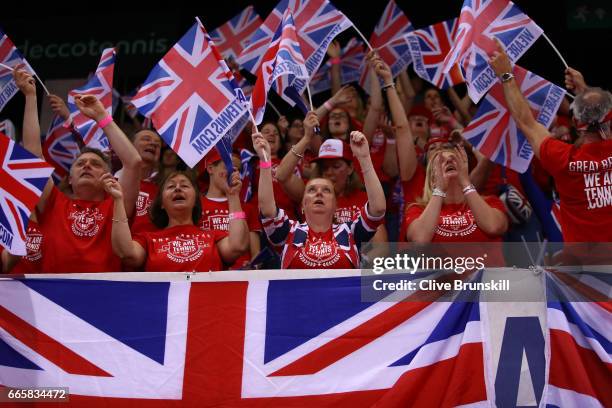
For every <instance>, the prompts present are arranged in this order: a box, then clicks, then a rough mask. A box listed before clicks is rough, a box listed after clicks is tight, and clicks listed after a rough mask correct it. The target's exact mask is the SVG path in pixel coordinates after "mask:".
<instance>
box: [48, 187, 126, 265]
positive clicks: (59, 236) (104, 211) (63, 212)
mask: <svg viewBox="0 0 612 408" xmlns="http://www.w3.org/2000/svg"><path fill="white" fill-rule="evenodd" d="M112 217H113V199H112V197H110V196H106V198H105V199H104V200H102V201H87V200H75V199H71V198H69V197H68V196H66V195H65V194H64V193H62V192H61V191H59V190H58V189H57V188H55V187H53V190H52V191H51V194H50V195H49V198H48V199H47V202H46V205H45V210H44V211H43V212H42V214H40V219H39V223H40V227H41V231H42V233H43V235H44V236H45V239H44V240H43V244H42V253H43V257H42V271H41V272H44V273H64V272H117V271H120V270H121V261H120V260H119V257H117V256H115V254H114V253H113V248H112V245H111V231H112Z"/></svg>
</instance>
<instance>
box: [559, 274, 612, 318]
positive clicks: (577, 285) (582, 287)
mask: <svg viewBox="0 0 612 408" xmlns="http://www.w3.org/2000/svg"><path fill="white" fill-rule="evenodd" d="M552 273H553V275H554V276H555V277H556V278H558V279H559V280H560V281H561V282H563V283H565V284H566V285H567V286H569V287H570V288H572V289H573V290H574V291H576V292H578V293H579V294H581V295H582V296H584V297H585V299H584V300H595V299H609V297H608V296H607V295H605V294H603V293H601V292H599V291H598V290H597V289H595V288H594V287H592V286H589V285H587V284H585V283H583V282H581V281H580V280H578V279H576V278H574V277H573V276H572V275H571V274H569V273H563V272H556V271H552ZM593 303H595V304H597V305H599V306H601V307H602V308H603V309H604V310H607V311H608V312H610V313H612V302H593Z"/></svg>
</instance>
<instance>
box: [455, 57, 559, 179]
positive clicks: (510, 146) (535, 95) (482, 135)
mask: <svg viewBox="0 0 612 408" xmlns="http://www.w3.org/2000/svg"><path fill="white" fill-rule="evenodd" d="M514 76H515V81H516V82H517V84H518V85H519V87H520V89H521V92H522V93H523V95H524V96H525V98H526V99H527V102H528V103H529V106H530V107H531V110H532V112H533V114H534V116H535V117H536V119H537V121H538V122H540V123H541V124H542V125H544V126H545V127H546V128H548V127H549V126H550V125H551V124H552V121H553V120H554V118H555V115H556V114H557V110H558V109H559V106H560V105H561V102H562V101H563V97H564V95H565V91H564V90H563V88H560V87H558V86H556V85H554V84H552V83H550V82H548V81H547V80H545V79H543V78H540V77H539V76H537V75H535V74H533V73H531V72H529V71H527V70H526V69H523V68H521V67H519V66H518V65H517V66H515V67H514ZM463 137H464V138H465V139H466V140H468V141H469V142H470V143H471V144H472V146H474V147H475V148H476V149H478V150H479V151H480V152H481V153H482V154H483V155H485V156H486V157H488V158H489V159H490V160H491V161H494V162H495V163H498V164H501V165H502V166H505V167H509V168H511V169H513V170H515V171H518V172H519V173H523V172H525V170H527V167H529V163H530V162H531V159H532V158H533V150H532V148H531V145H530V144H529V142H528V141H527V139H526V138H525V135H523V133H522V132H521V131H520V130H519V129H518V127H517V125H516V122H515V121H514V120H513V119H512V115H511V114H510V111H509V110H508V108H507V106H506V100H505V98H504V90H503V87H502V84H501V83H500V82H498V83H496V84H495V85H494V86H493V88H491V90H490V91H489V93H488V94H487V96H486V97H485V99H484V100H483V101H482V103H481V104H480V106H479V108H478V111H477V112H476V115H475V116H474V118H472V122H470V124H469V125H468V126H466V128H465V129H464V130H463Z"/></svg>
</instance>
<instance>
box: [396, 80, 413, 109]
mask: <svg viewBox="0 0 612 408" xmlns="http://www.w3.org/2000/svg"><path fill="white" fill-rule="evenodd" d="M397 78H398V80H399V83H400V85H401V87H402V91H403V98H400V100H401V101H402V104H403V105H404V110H405V111H406V112H410V109H412V105H413V103H414V97H415V96H416V92H415V91H414V87H413V86H412V81H410V76H409V75H408V71H407V70H403V71H401V72H400V74H399V76H398V77H397Z"/></svg>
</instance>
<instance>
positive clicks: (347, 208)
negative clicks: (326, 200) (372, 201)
mask: <svg viewBox="0 0 612 408" xmlns="http://www.w3.org/2000/svg"><path fill="white" fill-rule="evenodd" d="M367 202H368V194H367V193H366V192H365V191H361V190H355V191H353V192H352V193H351V194H350V195H348V196H339V197H337V198H336V212H335V213H334V216H335V217H336V220H335V223H336V224H344V223H345V222H349V221H353V220H355V219H356V218H357V217H359V214H361V208H363V206H364V205H365V204H366V203H367Z"/></svg>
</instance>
